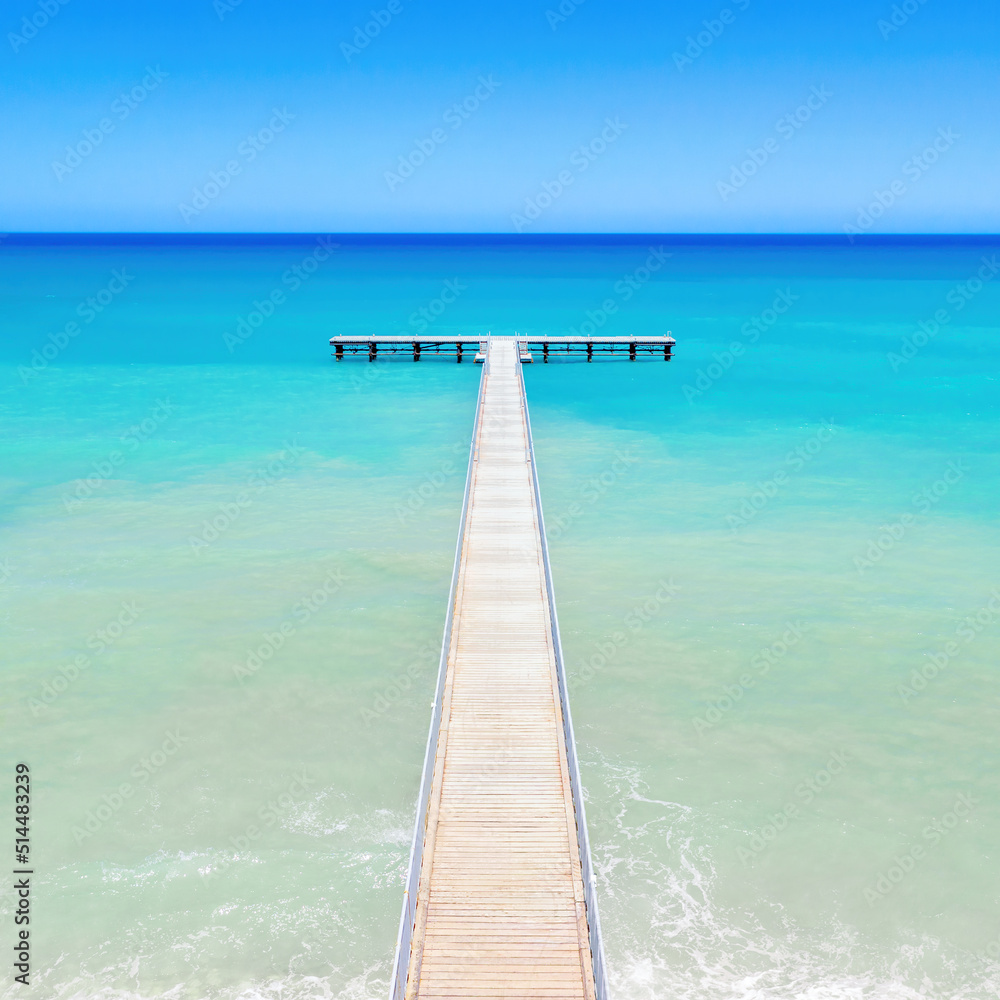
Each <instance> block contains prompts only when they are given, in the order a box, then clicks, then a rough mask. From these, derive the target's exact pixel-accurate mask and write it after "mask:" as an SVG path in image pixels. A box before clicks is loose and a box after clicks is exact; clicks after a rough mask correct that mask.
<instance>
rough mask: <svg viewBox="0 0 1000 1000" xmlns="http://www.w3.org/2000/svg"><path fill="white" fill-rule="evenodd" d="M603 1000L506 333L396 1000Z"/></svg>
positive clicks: (556, 650) (558, 663)
mask: <svg viewBox="0 0 1000 1000" xmlns="http://www.w3.org/2000/svg"><path fill="white" fill-rule="evenodd" d="M606 995H607V987H606V984H605V973H604V961H603V954H602V950H601V939H600V926H599V921H598V918H597V904H596V899H595V897H594V883H593V875H592V873H591V869H590V850H589V844H588V841H587V831H586V821H585V817H584V814H583V802H582V796H581V792H580V786H579V774H578V771H577V764H576V751H575V746H574V741H573V730H572V723H571V721H570V718H569V710H568V703H567V696H566V683H565V676H564V674H563V666H562V653H561V650H560V645H559V633H558V624H557V621H556V616H555V603H554V600H553V596H552V581H551V574H550V572H549V565H548V554H547V550H546V546H545V535H544V524H543V521H542V515H541V507H540V502H539V495H538V484H537V476H536V472H535V465H534V453H533V449H532V445H531V429H530V424H529V421H528V412H527V406H526V402H525V395H524V383H523V377H522V372H521V358H520V351H519V345H518V344H517V343H516V341H515V338H513V337H493V338H490V340H489V344H488V349H487V354H486V364H485V365H484V367H483V371H482V376H481V383H480V391H479V401H478V405H477V413H476V423H475V431H474V439H473V446H472V455H471V458H470V463H469V475H468V481H467V484H466V497H465V501H464V504H463V513H462V529H461V536H460V540H459V548H458V553H457V556H456V564H455V572H454V577H453V580H452V590H451V596H450V602H449V614H448V621H447V626H446V632H445V642H444V649H443V652H442V665H441V673H440V677H439V681H438V691H437V695H436V698H435V704H434V712H433V720H432V725H431V733H430V738H429V741H428V749H427V759H426V762H425V768H424V775H423V783H422V787H421V795H420V801H419V804H418V815H417V824H416V831H415V835H414V841H413V851H412V857H411V863H410V873H409V880H408V884H407V891H406V899H405V903H404V908H403V917H402V920H401V924H400V936H399V942H398V945H397V955H396V966H395V970H394V981H393V991H392V996H393V998H394V1000H411V998H412V1000H459V998H461V1000H475V998H483V1000H498V998H501V997H502V998H505V1000H522V998H523V1000H528V998H531V1000H539V998H546V1000H576V998H579V1000H604V998H605V997H606Z"/></svg>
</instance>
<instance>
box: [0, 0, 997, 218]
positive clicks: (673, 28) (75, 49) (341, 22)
mask: <svg viewBox="0 0 1000 1000" xmlns="http://www.w3.org/2000/svg"><path fill="white" fill-rule="evenodd" d="M373 11H374V15H373V13H372V12H373ZM0 19H2V23H0V28H2V31H3V34H4V36H5V37H4V38H2V39H0V94H2V105H0V107H2V111H0V115H2V122H3V129H2V143H3V155H2V157H0V229H4V230H6V231H12V232H13V231H26V230H42V231H76V230H84V231H88V230H94V231H99V230H104V231H179V232H199V231H220V230H230V231H310V232H347V231H362V232H363V231H372V232H385V231H389V232H392V231H406V232H420V231H434V232H448V231H473V232H475V231H487V232H501V233H514V232H518V231H520V232H525V233H534V232H603V231H616V232H645V231H655V232H838V233H839V232H843V231H844V227H845V226H853V227H855V229H856V230H857V231H859V232H872V233H891V232H901V233H905V232H993V233H996V232H998V231H1000V183H998V177H1000V126H998V122H1000V113H998V112H1000V75H998V72H997V71H998V68H1000V66H998V64H1000V55H998V54H1000V33H998V26H1000V5H998V4H997V3H996V0H899V2H896V0H836V2H833V0H828V2H816V0H812V2H805V0H686V2H683V3H680V2H669V0H661V2H646V0H615V2H612V0H583V2H582V3H577V2H575V0H561V2H560V0H504V2H502V3H482V4H475V3H468V2H458V0H366V2H364V3H361V2H354V0H346V2H316V0H295V2H288V0H284V2H280V0H170V2H166V0H149V2H144V3H139V2H136V0H127V2H126V0H121V2H119V0H8V2H7V3H5V4H4V5H3V9H2V13H0ZM380 22H381V23H380ZM122 95H125V96H124V98H123V96H122ZM810 102H811V105H812V106H811V107H810ZM789 116H790V117H789ZM869 205H871V206H873V207H872V209H871V210H870V211H869V210H867V206H869Z"/></svg>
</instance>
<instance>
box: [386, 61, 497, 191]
mask: <svg viewBox="0 0 1000 1000" xmlns="http://www.w3.org/2000/svg"><path fill="white" fill-rule="evenodd" d="M499 86H500V84H499V82H498V81H497V80H494V79H493V74H492V73H490V75H489V76H480V77H479V79H478V81H477V83H476V87H475V89H474V90H473V91H472V92H471V93H470V94H467V95H466V96H465V97H463V98H462V100H461V101H456V102H455V103H454V104H452V105H450V106H449V107H448V109H447V111H445V113H444V114H443V115H442V116H441V118H442V121H443V122H444V125H446V126H447V127H448V130H450V131H451V132H457V131H458V130H459V129H460V128H461V127H462V126H463V125H464V124H465V123H466V122H467V121H468V120H469V119H470V118H471V117H472V116H473V115H474V114H475V113H476V112H477V111H478V110H479V109H480V108H481V107H482V106H483V104H485V103H486V101H488V100H489V99H490V98H491V97H492V96H493V94H494V93H496V90H497V88H498V87H499ZM447 141H448V131H446V130H445V128H444V127H443V126H440V125H439V126H438V127H437V128H433V129H431V131H430V133H429V134H428V135H426V136H425V137H424V138H422V139H415V140H414V141H413V148H412V149H411V150H410V151H409V152H408V153H406V154H405V155H404V156H400V157H399V161H398V163H397V164H396V169H395V170H386V171H385V173H384V174H383V177H384V178H385V183H386V184H387V185H388V187H389V190H390V191H395V190H396V188H398V187H399V186H400V185H401V184H402V183H403V182H404V181H407V180H409V179H410V178H411V177H412V176H413V174H414V172H415V171H416V170H417V169H419V168H420V167H422V166H423V165H424V164H425V163H426V162H427V161H428V160H429V159H430V158H431V157H432V156H433V155H434V153H435V151H436V150H437V148H438V147H439V146H443V145H444V144H445V143H446V142H447Z"/></svg>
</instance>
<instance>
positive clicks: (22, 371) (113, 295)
mask: <svg viewBox="0 0 1000 1000" xmlns="http://www.w3.org/2000/svg"><path fill="white" fill-rule="evenodd" d="M133 281H135V275H134V274H130V273H129V272H128V269H127V268H124V267H120V268H115V270H113V271H112V272H111V280H110V281H108V283H107V284H106V285H105V286H104V287H103V288H102V289H101V290H100V291H98V292H96V293H95V294H94V295H88V296H87V298H85V299H83V301H81V302H80V303H79V304H78V305H77V307H76V315H77V316H79V317H80V319H81V320H82V326H81V324H80V323H78V322H77V321H76V320H70V321H69V322H68V323H66V324H65V325H64V326H63V328H62V329H61V330H56V332H55V333H50V334H49V336H48V342H47V343H45V344H43V345H42V346H41V347H40V348H38V349H36V350H34V351H32V352H31V364H30V365H18V366H17V374H18V376H19V377H20V379H21V384H22V385H27V384H28V381H29V380H30V379H32V378H35V377H36V376H38V375H40V374H41V373H42V372H44V371H45V369H46V368H48V367H49V364H50V363H51V362H53V361H55V359H56V358H58V357H59V355H60V354H62V352H63V351H65V350H66V348H67V347H69V345H70V343H71V342H72V341H73V340H74V339H76V338H77V337H79V336H80V334H81V333H82V332H83V327H84V326H89V325H90V324H91V323H93V322H94V320H95V319H97V317H98V316H100V315H101V314H102V313H103V312H104V310H105V309H107V307H108V306H109V305H111V303H112V302H114V301H115V299H117V298H118V296H119V295H121V294H122V292H124V291H125V289H126V288H128V286H129V285H130V284H131V283H132V282H133Z"/></svg>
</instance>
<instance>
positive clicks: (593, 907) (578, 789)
mask: <svg viewBox="0 0 1000 1000" xmlns="http://www.w3.org/2000/svg"><path fill="white" fill-rule="evenodd" d="M516 346H517V342H516V341H515V347H516ZM515 364H516V367H517V379H518V385H519V387H520V390H521V407H522V409H523V410H524V423H525V428H526V430H527V435H528V456H529V461H530V464H531V482H532V485H533V487H534V492H535V511H536V513H537V515H538V533H539V535H540V537H541V546H542V564H543V566H544V567H545V586H546V589H547V591H548V604H549V623H550V625H551V628H552V644H553V647H554V650H555V660H556V676H557V678H558V681H559V701H560V704H561V706H562V717H563V733H564V734H565V739H566V762H567V765H568V767H569V782H570V787H571V789H572V792H573V806H574V809H575V811H576V835H577V843H578V844H579V848H580V868H581V874H582V876H583V893H584V899H585V900H586V904H587V924H588V926H589V930H590V954H591V958H592V959H593V963H594V990H595V992H596V994H597V1000H609V993H608V976H607V968H606V966H605V961H604V942H603V940H602V938H601V918H600V915H599V913H598V910H597V885H596V882H595V879H594V869H593V865H592V864H591V860H590V837H589V836H588V835H587V814H586V811H585V810H584V806H583V786H582V784H581V782H580V767H579V763H578V761H577V757H576V738H575V737H574V735H573V719H572V716H571V715H570V710H569V689H568V688H567V685H566V670H565V666H564V663H563V653H562V640H561V639H560V637H559V620H558V618H557V617H556V596H555V589H554V588H553V586H552V567H551V566H550V564H549V546H548V541H547V540H546V536H545V518H544V517H543V515H542V497H541V493H540V492H539V488H538V469H537V467H536V465H535V445H534V442H533V440H532V437H531V421H530V420H529V419H528V397H527V393H526V392H525V387H524V371H523V370H522V368H521V360H520V354H519V353H518V352H517V351H516V350H515Z"/></svg>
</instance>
